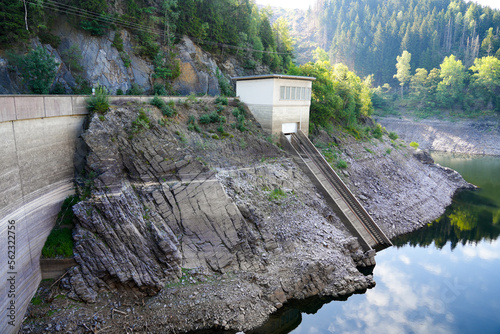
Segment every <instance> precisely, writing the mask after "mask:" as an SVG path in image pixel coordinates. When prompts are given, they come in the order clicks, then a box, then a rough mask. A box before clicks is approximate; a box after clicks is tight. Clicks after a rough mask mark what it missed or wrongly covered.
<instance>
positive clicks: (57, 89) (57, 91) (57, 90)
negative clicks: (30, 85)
mask: <svg viewBox="0 0 500 334" xmlns="http://www.w3.org/2000/svg"><path fill="white" fill-rule="evenodd" d="M50 94H54V95H63V94H66V89H65V88H64V85H63V84H62V83H60V82H56V83H55V85H54V87H52V89H51V90H50Z"/></svg>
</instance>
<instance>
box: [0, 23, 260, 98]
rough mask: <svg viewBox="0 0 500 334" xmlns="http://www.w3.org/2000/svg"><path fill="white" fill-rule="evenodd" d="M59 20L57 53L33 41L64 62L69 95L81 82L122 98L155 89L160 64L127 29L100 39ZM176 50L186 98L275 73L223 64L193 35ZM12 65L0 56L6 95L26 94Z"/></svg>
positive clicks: (177, 83) (61, 73)
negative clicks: (237, 79)
mask: <svg viewBox="0 0 500 334" xmlns="http://www.w3.org/2000/svg"><path fill="white" fill-rule="evenodd" d="M59 21H60V22H59V23H58V24H55V27H56V28H55V30H54V31H52V33H53V34H54V35H56V36H58V37H59V38H60V39H61V43H60V44H59V46H58V47H57V49H55V48H54V47H52V46H51V45H48V44H46V45H42V44H41V43H40V41H39V40H38V39H34V40H32V41H31V44H32V46H33V47H36V46H42V47H44V48H45V49H46V50H47V51H48V52H49V53H50V54H52V55H53V56H54V57H55V59H56V61H57V62H58V63H59V64H60V65H59V68H58V71H57V76H56V79H55V81H54V84H55V83H60V84H62V85H63V86H64V88H65V89H66V91H67V92H68V93H69V92H71V91H72V88H74V87H75V86H77V84H78V82H79V81H81V79H84V80H87V81H88V82H89V83H90V84H91V85H93V84H96V83H99V84H101V85H104V86H106V87H107V88H108V89H109V91H110V93H111V94H116V92H117V90H118V89H120V90H122V91H123V92H126V91H127V90H129V89H130V88H131V87H132V84H137V85H139V87H140V88H141V89H142V90H143V91H145V92H146V93H150V92H151V91H152V86H153V82H154V79H153V72H154V66H153V64H152V62H151V60H148V59H145V58H142V57H140V56H138V55H137V54H136V52H135V50H134V49H135V48H136V47H137V45H136V42H135V40H134V38H133V36H132V35H131V34H130V33H129V32H128V31H127V30H120V29H118V30H114V31H109V32H108V33H107V34H106V35H105V36H102V37H96V36H91V35H89V34H88V33H86V32H84V31H82V30H79V29H76V28H74V27H73V26H71V25H70V24H69V23H68V22H67V21H65V20H63V19H60V20H59ZM116 34H120V37H121V39H122V40H123V50H124V51H123V52H124V53H125V54H126V55H127V57H128V61H129V62H130V64H129V65H128V66H126V64H125V62H124V60H123V58H122V57H121V55H120V52H119V51H118V50H117V49H116V47H115V46H113V41H114V39H115V35H116ZM173 51H174V53H175V54H176V55H177V56H176V59H177V60H178V61H179V63H180V69H181V75H180V76H179V77H178V78H177V79H175V80H174V81H173V82H172V88H173V90H174V91H176V92H177V93H179V94H180V95H189V94H190V93H195V94H201V95H203V94H208V95H212V96H215V95H220V94H221V91H220V87H219V77H222V78H223V80H230V77H231V76H237V75H244V74H253V73H268V72H269V69H268V68H266V67H259V68H257V69H255V70H253V71H250V73H247V72H248V70H245V69H243V68H242V67H241V66H240V65H239V62H238V60H237V59H236V58H234V57H226V58H225V61H224V63H223V64H221V65H220V66H219V65H218V63H217V58H215V57H214V56H212V55H211V54H210V53H208V52H206V51H204V50H202V49H201V48H200V47H199V46H197V45H195V44H194V43H193V42H192V41H191V40H190V39H189V38H188V37H183V38H182V39H181V40H180V42H179V43H178V44H177V45H176V46H175V48H174V50H173ZM65 54H69V55H71V56H72V57H73V62H74V61H75V60H76V62H77V63H78V65H80V66H81V67H82V70H81V71H79V70H78V71H75V68H71V66H72V64H71V63H65V61H64V59H68V57H63V56H62V55H65ZM8 65H9V64H8V61H7V60H6V59H4V58H0V93H1V94H17V93H24V91H23V88H22V82H21V79H20V77H19V76H18V74H17V73H14V72H12V71H11V70H9V69H8Z"/></svg>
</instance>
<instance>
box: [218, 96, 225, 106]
mask: <svg viewBox="0 0 500 334" xmlns="http://www.w3.org/2000/svg"><path fill="white" fill-rule="evenodd" d="M215 103H216V104H220V105H223V106H227V103H228V100H227V97H224V96H218V97H217V98H216V99H215Z"/></svg>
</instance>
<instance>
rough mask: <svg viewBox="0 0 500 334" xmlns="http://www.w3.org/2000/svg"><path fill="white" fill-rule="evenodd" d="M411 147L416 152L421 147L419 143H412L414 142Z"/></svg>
mask: <svg viewBox="0 0 500 334" xmlns="http://www.w3.org/2000/svg"><path fill="white" fill-rule="evenodd" d="M410 146H411V147H413V148H414V149H415V150H416V149H417V148H418V147H419V146H420V145H419V144H418V143H416V142H414V141H412V142H411V143H410Z"/></svg>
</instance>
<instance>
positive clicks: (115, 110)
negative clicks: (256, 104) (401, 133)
mask: <svg viewBox="0 0 500 334" xmlns="http://www.w3.org/2000/svg"><path fill="white" fill-rule="evenodd" d="M176 107H177V111H178V113H179V114H178V116H176V117H175V118H174V119H168V120H166V121H167V122H166V123H167V124H165V121H160V122H159V120H161V119H162V116H161V113H160V112H159V110H157V109H156V108H154V107H148V106H144V105H132V104H130V103H126V102H123V103H121V104H120V103H119V102H117V103H116V105H115V106H113V107H112V108H111V110H110V111H108V113H107V114H106V115H105V116H104V117H99V116H98V115H94V116H93V117H92V119H91V121H90V125H89V129H88V130H87V131H86V133H85V135H84V140H85V143H86V145H87V147H88V155H87V165H86V168H85V172H84V173H82V177H83V175H86V176H87V178H89V175H95V177H94V178H93V179H92V182H91V185H92V186H91V187H90V188H88V189H87V190H88V191H90V195H89V196H88V197H87V198H86V199H84V200H83V201H81V202H80V203H78V204H77V205H76V206H75V207H74V211H75V214H76V215H77V217H78V219H77V221H75V230H74V234H73V236H74V239H75V260H76V261H77V263H78V266H76V267H74V269H72V271H71V272H70V273H69V274H68V275H66V276H65V277H64V278H62V279H61V281H60V282H59V284H57V285H55V286H54V287H52V289H48V287H47V286H46V285H45V286H44V285H43V284H42V286H41V287H40V289H39V294H40V296H41V297H42V298H44V301H43V303H42V304H41V305H38V306H34V305H32V306H30V308H29V310H28V312H27V314H26V320H25V322H24V324H23V327H22V330H21V333H41V332H47V331H48V332H58V331H60V332H65V333H86V332H89V331H90V332H92V331H94V332H106V333H123V332H132V331H134V332H144V333H146V332H152V333H174V332H175V333H177V332H183V331H191V330H201V329H212V330H216V331H221V330H229V331H233V332H235V331H241V330H248V329H250V328H254V327H256V326H258V325H260V324H262V323H263V322H264V321H265V320H266V319H267V318H268V316H269V315H270V314H272V313H273V312H275V311H276V310H278V309H279V308H281V307H282V306H283V304H285V303H286V302H288V301H290V300H301V299H304V298H307V297H311V296H331V297H341V296H348V295H350V294H352V293H354V292H361V291H364V290H366V289H368V288H371V287H373V286H374V285H375V281H374V280H373V277H372V276H371V275H363V274H362V273H361V272H360V271H359V270H358V267H360V266H367V265H368V266H369V265H373V264H374V259H373V256H374V253H373V252H370V253H368V254H363V252H362V250H361V248H360V246H359V244H358V242H357V240H356V239H355V238H354V237H353V236H351V235H350V234H349V232H348V231H347V229H346V228H345V227H344V226H343V225H342V224H341V222H340V220H339V219H338V218H337V217H336V216H335V214H334V213H333V211H332V210H331V209H330V208H329V207H328V205H327V204H326V202H325V200H324V198H323V197H322V196H321V194H320V193H319V192H318V191H317V190H316V189H315V187H314V186H313V185H312V184H311V182H309V180H308V179H307V177H306V176H305V174H304V173H302V171H301V170H300V169H299V168H298V166H297V165H296V164H295V162H294V161H293V159H292V158H291V157H290V156H289V155H288V154H287V153H286V152H284V151H282V150H280V149H279V148H278V147H276V146H274V145H273V144H271V143H270V140H269V139H270V138H267V135H266V134H265V133H264V132H263V131H262V129H261V128H260V127H259V125H258V124H257V123H256V122H255V120H254V119H253V118H252V117H251V116H250V115H249V113H248V112H247V116H246V121H245V122H246V125H247V127H248V129H249V131H245V132H240V131H239V130H237V129H235V128H233V127H231V126H229V124H230V123H231V122H235V121H236V119H233V118H234V117H233V116H232V115H233V113H232V110H233V109H234V108H237V107H241V106H239V105H237V104H236V102H233V104H232V105H230V106H227V107H225V108H226V109H225V111H223V112H222V113H223V114H224V116H225V117H226V118H227V123H228V125H227V126H225V127H224V133H225V135H224V136H223V138H222V139H220V138H219V136H217V139H214V138H215V137H214V136H213V134H215V133H217V131H216V126H217V125H205V126H201V129H200V131H199V132H198V131H190V129H189V128H188V120H189V119H193V117H194V118H195V119H198V117H199V116H200V115H202V114H203V113H205V112H207V111H209V110H212V109H215V108H216V105H215V103H214V101H213V100H209V101H205V102H200V101H198V102H193V103H192V104H190V105H189V104H184V105H177V106H176ZM141 109H142V110H143V111H145V114H146V115H147V117H148V119H149V120H150V123H149V124H150V126H149V128H144V129H142V130H141V131H138V132H133V131H131V129H132V128H133V122H134V120H136V119H137V117H138V115H139V113H138V111H139V110H141ZM190 116H192V117H190ZM162 122H163V123H164V124H165V125H161V123H162ZM221 135H222V134H221ZM315 142H316V144H317V145H318V146H321V143H320V142H323V143H325V144H326V143H331V142H335V143H336V145H337V147H338V152H337V154H338V155H339V157H341V158H342V159H344V160H345V161H346V162H347V164H348V168H346V169H343V170H341V171H340V174H341V176H342V177H343V178H344V180H345V182H346V183H347V184H348V185H349V187H350V188H351V190H353V191H354V192H355V193H356V195H357V196H358V197H359V198H360V200H361V201H362V202H363V204H364V205H365V206H366V207H367V210H368V211H369V212H370V213H371V214H372V216H373V217H374V219H375V221H376V222H377V223H379V224H380V226H381V228H382V229H383V230H384V232H385V233H386V234H387V235H388V236H390V237H393V236H395V235H398V234H402V233H407V232H409V231H411V230H414V229H416V228H418V227H420V226H422V225H423V224H425V223H426V222H429V221H432V220H433V219H435V218H437V217H439V216H440V215H441V214H442V213H443V212H444V209H445V207H446V206H447V205H448V204H449V203H450V201H451V197H452V196H453V194H454V193H455V191H456V190H457V189H460V188H466V187H469V186H470V185H469V184H467V183H466V182H465V181H464V180H463V179H462V178H461V177H460V175H458V173H456V172H453V171H451V170H448V169H445V168H442V167H439V166H437V165H434V164H432V163H429V161H427V160H426V159H423V158H422V156H421V155H419V154H415V153H416V152H415V151H414V150H413V149H412V148H408V147H406V145H405V144H404V143H403V142H401V141H399V140H398V141H391V140H390V139H389V138H388V137H387V136H386V135H385V136H384V137H383V140H377V139H372V140H370V141H355V140H354V139H353V138H352V137H350V136H347V135H345V134H343V133H342V132H340V131H339V132H335V133H333V134H326V133H322V134H320V135H319V136H317V137H316V138H315ZM422 161H424V162H426V163H423V162H422ZM81 181H82V182H80V186H79V188H80V191H83V190H85V189H84V187H86V186H87V185H88V184H90V182H84V180H81Z"/></svg>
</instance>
